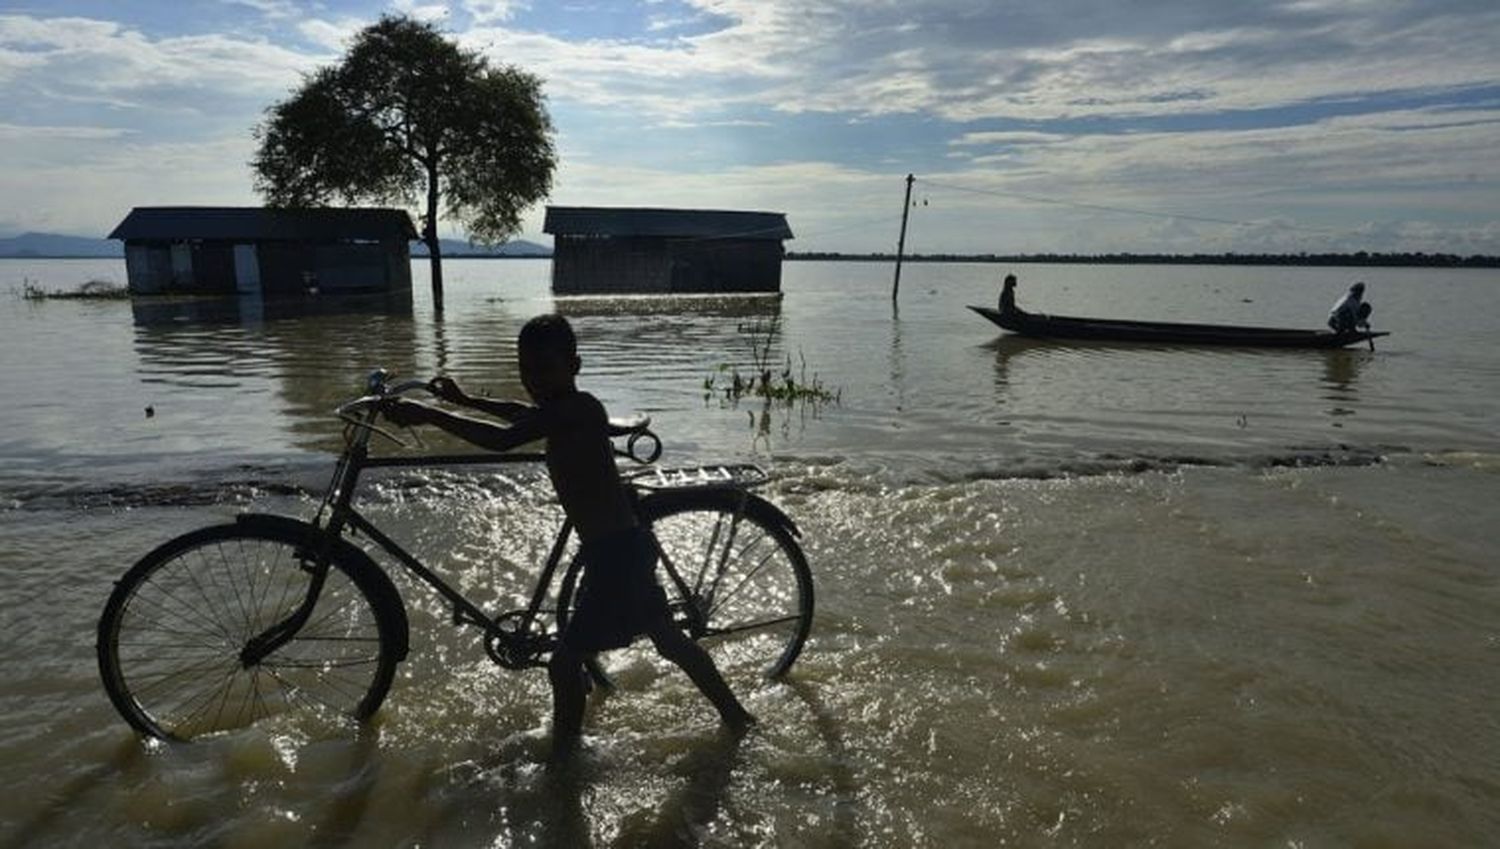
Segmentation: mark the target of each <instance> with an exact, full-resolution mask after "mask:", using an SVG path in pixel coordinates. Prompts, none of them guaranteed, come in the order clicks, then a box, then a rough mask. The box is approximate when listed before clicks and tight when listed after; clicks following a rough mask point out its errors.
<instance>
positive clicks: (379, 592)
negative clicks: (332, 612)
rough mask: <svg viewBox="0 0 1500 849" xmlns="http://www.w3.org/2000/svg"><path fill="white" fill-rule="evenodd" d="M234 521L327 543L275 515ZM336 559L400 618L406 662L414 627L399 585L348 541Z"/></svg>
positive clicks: (401, 655) (399, 651)
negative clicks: (409, 618) (353, 572)
mask: <svg viewBox="0 0 1500 849" xmlns="http://www.w3.org/2000/svg"><path fill="white" fill-rule="evenodd" d="M234 521H235V524H237V525H244V526H246V527H251V528H267V529H274V530H276V531H280V532H283V533H286V534H289V535H296V536H300V537H302V538H303V539H305V540H307V543H308V545H318V544H320V543H322V542H324V541H325V540H326V536H325V535H324V533H323V531H322V530H321V529H320V528H318V527H317V526H315V525H313V524H311V523H309V522H306V521H303V520H302V519H294V518H292V517H290V516H278V515H275V514H272V513H241V514H239V515H238V516H235V517H234ZM334 556H336V557H338V558H340V559H341V560H342V561H343V562H344V563H346V564H348V565H349V568H350V569H352V570H355V571H357V572H359V573H361V574H360V575H359V579H360V580H363V581H366V582H367V586H368V588H369V590H370V593H371V594H372V595H373V596H375V601H376V602H377V603H378V604H383V605H385V606H386V608H387V609H388V610H390V612H391V613H392V614H393V615H394V616H395V617H396V631H397V633H396V634H395V638H396V660H397V662H400V661H403V660H405V659H406V654H407V651H408V649H409V648H410V646H411V627H410V625H409V623H408V622H407V618H406V604H405V603H404V602H402V600H401V593H400V592H399V591H398V590H397V589H396V585H395V584H393V583H391V579H390V577H389V576H387V575H386V574H385V570H384V569H381V568H380V566H379V565H378V564H377V563H376V562H375V561H374V560H373V559H372V558H371V557H370V555H368V554H366V553H365V551H364V549H362V548H360V547H359V546H357V545H355V544H354V543H352V542H350V541H349V540H347V539H344V538H342V537H340V538H339V540H338V542H337V543H335V545H334Z"/></svg>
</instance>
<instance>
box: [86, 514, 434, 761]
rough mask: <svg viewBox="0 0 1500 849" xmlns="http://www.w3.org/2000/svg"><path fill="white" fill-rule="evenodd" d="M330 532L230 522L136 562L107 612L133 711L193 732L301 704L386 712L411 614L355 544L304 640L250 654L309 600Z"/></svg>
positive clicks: (159, 727) (110, 656) (114, 661)
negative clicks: (405, 614)
mask: <svg viewBox="0 0 1500 849" xmlns="http://www.w3.org/2000/svg"><path fill="white" fill-rule="evenodd" d="M318 533H319V532H317V531H316V530H315V529H313V528H311V526H299V525H295V524H290V523H289V526H256V525H247V524H233V525H220V526H215V527H210V528H204V529H202V530H198V531H194V532H192V533H188V534H185V535H183V536H180V537H178V538H176V539H174V540H171V541H170V542H167V543H166V544H164V545H162V546H161V547H159V548H157V549H156V550H155V551H153V552H151V553H150V554H148V555H146V556H145V557H144V558H142V559H141V560H140V562H138V563H136V564H135V566H133V567H132V568H131V569H130V571H129V572H127V573H126V574H125V577H124V578H122V579H121V580H120V582H119V583H118V584H117V585H116V586H115V590H114V593H113V594H112V595H111V596H110V599H109V601H108V603H107V604H106V605H105V607H104V614H103V616H102V617H101V618H100V620H99V642H98V652H99V671H100V674H101V676H102V677H103V679H104V687H105V690H106V691H108V693H109V697H110V700H111V701H112V702H114V705H115V707H116V708H117V709H118V710H119V711H120V714H121V715H122V716H124V717H125V720H126V721H127V722H129V723H130V724H131V725H132V726H134V727H135V728H136V729H137V730H138V731H141V732H143V733H145V734H149V735H151V736H154V737H161V738H165V739H175V740H188V739H192V738H194V737H199V736H202V735H204V734H210V733H213V732H217V731H225V730H230V729H235V728H240V727H243V726H247V725H250V724H251V723H254V722H256V721H257V720H260V719H262V718H265V717H268V716H272V715H276V714H280V713H285V712H287V711H292V710H296V711H312V712H316V713H320V714H326V715H329V716H332V717H335V718H353V719H365V718H368V717H369V716H370V715H371V714H373V713H374V712H375V710H376V709H377V708H379V706H380V702H381V701H382V700H383V699H384V698H385V694H386V691H387V690H388V689H389V688H390V684H391V679H392V677H393V675H394V673H395V667H396V663H397V661H398V660H400V656H401V654H402V653H403V652H402V650H401V644H402V641H403V637H404V629H403V628H402V621H403V619H402V616H401V611H400V610H399V609H398V610H392V605H393V604H398V603H399V602H393V601H392V599H391V598H390V595H389V594H388V592H387V590H388V589H389V588H388V586H386V587H382V586H380V583H381V582H382V581H385V579H384V576H383V575H382V574H381V573H379V572H373V573H372V571H371V570H370V569H368V568H366V567H365V564H363V563H360V562H357V559H356V557H354V556H351V555H350V553H349V552H348V551H345V550H342V549H337V548H336V549H335V550H334V552H333V554H332V555H331V557H330V563H329V568H328V569H327V577H326V579H325V581H324V584H323V588H322V590H321V591H320V593H319V595H318V598H317V604H316V606H315V607H314V608H313V610H312V613H311V616H310V617H309V618H308V620H307V622H306V624H305V625H304V626H303V627H302V628H301V629H299V630H298V631H297V632H296V633H295V635H293V636H292V637H291V639H289V640H287V641H286V642H285V643H284V644H283V645H281V646H279V647H278V648H276V649H275V650H274V651H273V652H271V653H270V654H269V655H267V656H266V657H264V658H262V659H260V660H258V661H256V662H253V663H250V664H249V665H246V663H245V661H244V660H243V659H242V657H241V652H242V650H244V648H245V646H246V644H247V642H248V641H249V640H250V639H251V638H252V637H256V636H258V635H260V634H263V633H264V632H265V631H266V630H267V629H268V628H270V627H271V626H273V625H276V624H277V623H280V622H283V621H285V620H286V619H287V618H288V617H289V616H291V615H292V613H293V612H294V611H295V610H297V608H298V606H299V605H301V604H302V603H303V601H304V599H306V597H307V595H308V590H309V587H310V582H311V581H312V578H313V574H314V572H315V570H316V568H317V551H318V549H319V548H321V547H322V546H321V537H320V536H319V535H318ZM385 583H386V584H387V585H388V583H389V582H388V581H385Z"/></svg>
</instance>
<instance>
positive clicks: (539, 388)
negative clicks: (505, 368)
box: [516, 314, 582, 401]
mask: <svg viewBox="0 0 1500 849" xmlns="http://www.w3.org/2000/svg"><path fill="white" fill-rule="evenodd" d="M516 354H517V357H518V358H519V359H520V361H521V385H523V386H525V387H526V391H527V392H529V393H531V397H532V398H535V399H536V400H538V401H546V400H547V399H549V398H554V397H556V396H558V395H562V394H565V393H567V392H572V391H573V389H574V385H573V378H574V376H575V375H577V374H578V368H579V366H580V365H582V361H581V360H580V359H579V358H578V338H577V337H576V336H574V335H573V328H572V326H571V325H569V324H568V320H567V319H565V318H563V317H562V316H560V315H556V314H552V315H539V316H537V317H536V318H533V319H531V320H530V321H528V322H526V324H525V325H524V326H522V327H521V335H520V336H519V337H518V338H517V340H516Z"/></svg>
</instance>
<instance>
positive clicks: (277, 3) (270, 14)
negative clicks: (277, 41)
mask: <svg viewBox="0 0 1500 849" xmlns="http://www.w3.org/2000/svg"><path fill="white" fill-rule="evenodd" d="M223 2H224V3H225V4H226V5H229V6H248V7H250V8H251V9H255V10H257V11H259V12H260V13H261V14H263V15H265V16H266V17H267V18H270V19H271V20H281V19H284V18H292V17H296V16H297V14H298V11H297V4H296V3H294V2H292V0H223Z"/></svg>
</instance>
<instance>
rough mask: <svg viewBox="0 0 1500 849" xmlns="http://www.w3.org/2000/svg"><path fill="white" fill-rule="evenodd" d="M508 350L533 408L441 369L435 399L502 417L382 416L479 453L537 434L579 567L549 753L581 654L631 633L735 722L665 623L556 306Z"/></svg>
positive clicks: (739, 716)
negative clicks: (469, 387)
mask: <svg viewBox="0 0 1500 849" xmlns="http://www.w3.org/2000/svg"><path fill="white" fill-rule="evenodd" d="M516 348H517V355H518V357H519V359H520V366H521V384H522V385H523V386H524V387H525V388H526V392H527V393H528V394H529V395H531V397H532V399H533V400H535V401H536V404H535V406H533V405H530V404H523V403H518V402H514V401H492V400H489V399H485V398H475V397H473V396H471V395H469V394H468V393H466V392H464V391H463V389H461V388H460V387H459V385H458V384H457V383H456V382H454V381H453V380H452V379H450V378H446V377H439V378H436V379H434V380H433V381H432V385H431V389H432V391H433V393H434V394H435V395H437V396H438V397H439V398H442V399H443V400H445V401H448V402H450V403H453V404H456V405H459V406H463V407H468V408H470V409H473V410H477V411H479V412H482V413H486V414H489V415H492V416H496V417H499V418H501V419H505V420H506V421H508V422H510V425H509V426H502V425H498V424H493V423H491V422H487V421H483V420H480V419H476V418H471V417H469V416H463V415H458V414H455V413H450V412H447V411H445V410H441V409H438V408H436V407H433V406H430V405H428V404H423V403H420V402H417V401H410V400H406V399H399V400H397V401H396V402H394V403H393V404H392V405H391V406H390V407H389V408H388V410H387V412H386V417H387V418H388V419H390V420H391V421H393V422H395V423H396V424H402V425H407V426H412V425H419V424H428V425H434V426H436V427H438V428H441V429H442V430H445V431H447V432H448V433H451V434H453V435H454V436H456V437H458V438H459V439H462V440H464V441H466V442H469V443H472V444H474V445H476V446H478V447H480V448H485V449H488V450H490V451H507V450H510V449H512V448H515V447H517V446H519V445H523V444H525V443H528V442H532V441H535V440H538V439H545V440H546V442H547V474H548V476H549V477H550V478H551V479H552V486H553V488H554V489H555V490H556V491H557V497H558V500H559V501H561V502H562V507H563V511H564V512H565V513H566V514H567V516H568V518H569V519H570V520H572V522H573V527H574V528H575V529H576V530H577V532H578V537H579V540H580V546H579V554H578V556H579V557H580V558H581V559H582V560H583V564H584V565H583V577H582V579H581V580H580V581H579V588H578V593H577V596H576V598H577V604H576V609H575V610H574V613H573V616H572V617H571V618H570V619H569V620H568V624H567V627H566V629H565V630H564V631H563V633H562V636H561V640H560V642H559V644H558V646H557V648H556V649H555V650H554V651H553V653H552V659H551V661H550V662H549V663H548V664H547V676H548V678H549V680H550V681H551V684H552V752H553V757H554V759H558V760H561V759H564V758H566V757H567V756H568V755H570V754H571V753H572V752H573V751H574V750H575V749H576V748H577V744H578V737H579V735H580V733H581V732H582V728H583V710H584V698H585V694H586V692H587V685H586V678H585V676H586V674H587V673H586V670H585V667H584V662H585V661H586V660H587V659H588V658H589V657H590V656H592V655H593V654H594V653H596V652H600V651H604V650H607V649H614V648H623V647H625V646H628V645H630V643H631V642H632V640H634V638H635V637H636V636H638V635H640V634H645V635H646V636H648V637H650V638H651V644H652V645H653V646H654V647H655V648H656V652H657V654H659V655H661V656H662V657H664V658H666V659H667V660H670V661H671V662H672V663H674V664H676V665H677V666H678V667H679V668H680V669H682V671H683V672H686V673H687V675H688V677H689V678H690V679H692V682H693V683H694V684H696V685H697V687H698V689H699V690H700V691H701V692H702V693H703V695H705V696H707V697H708V700H709V701H710V702H712V703H713V706H714V707H715V708H717V709H718V711H719V716H720V717H721V718H722V719H723V721H724V723H725V724H726V725H728V726H729V727H730V728H731V729H733V730H735V731H737V732H738V731H743V730H744V729H745V728H747V727H748V726H749V725H750V724H751V723H753V722H754V721H755V718H754V717H753V716H752V715H751V714H750V713H749V712H748V711H746V710H745V708H744V706H743V705H741V704H740V702H739V699H737V698H735V695H734V693H733V692H732V691H731V690H730V689H729V685H728V684H726V683H724V678H723V677H722V676H721V675H720V674H719V670H718V668H717V667H716V666H715V665H714V662H713V658H711V657H709V655H708V653H707V652H706V651H704V650H703V648H702V647H701V646H699V645H698V644H697V643H695V642H693V641H692V640H690V639H688V638H687V636H686V635H685V634H683V633H682V631H681V630H679V629H678V628H677V627H676V626H675V625H673V624H672V621H671V617H670V615H669V613H668V611H667V602H666V596H665V594H664V593H663V592H662V589H661V586H660V585H659V584H657V582H656V578H655V574H654V569H655V566H656V556H657V549H656V542H655V540H654V539H653V538H652V536H651V532H650V531H649V530H648V529H646V528H643V527H641V525H640V522H639V520H638V519H637V518H636V515H635V510H634V509H633V506H632V501H631V495H630V493H629V492H628V491H627V490H626V488H625V485H624V484H623V483H622V482H621V480H620V473H619V470H618V469H616V467H615V458H614V448H613V445H612V444H611V443H610V441H609V418H608V416H607V415H606V414H605V411H604V406H603V405H602V404H600V403H599V401H598V399H596V398H595V397H594V396H592V395H590V394H588V393H587V392H582V391H580V390H579V389H578V386H577V384H576V378H577V375H578V370H579V368H580V366H581V365H582V360H581V359H580V358H579V356H578V342H577V338H576V337H575V336H574V335H573V328H572V327H571V326H570V325H569V324H568V321H567V319H565V318H563V317H562V316H560V315H542V316H537V317H536V318H533V319H531V320H530V321H528V322H526V324H525V326H523V327H522V328H521V334H520V336H519V338H518V340H517V344H516Z"/></svg>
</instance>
